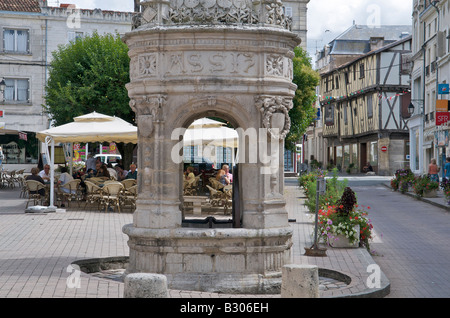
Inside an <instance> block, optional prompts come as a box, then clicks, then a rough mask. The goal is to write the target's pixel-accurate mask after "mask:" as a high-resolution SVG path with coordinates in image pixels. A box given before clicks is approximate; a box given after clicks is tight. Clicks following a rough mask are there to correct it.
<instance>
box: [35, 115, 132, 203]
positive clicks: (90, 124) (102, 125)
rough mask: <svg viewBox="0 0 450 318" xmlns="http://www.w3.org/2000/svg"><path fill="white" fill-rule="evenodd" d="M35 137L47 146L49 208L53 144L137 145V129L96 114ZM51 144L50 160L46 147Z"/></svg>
mask: <svg viewBox="0 0 450 318" xmlns="http://www.w3.org/2000/svg"><path fill="white" fill-rule="evenodd" d="M36 137H37V138H38V139H39V140H40V141H42V142H44V143H46V144H47V147H45V150H46V152H47V158H48V159H49V161H50V167H51V169H50V173H51V174H50V182H51V184H50V207H54V206H53V198H54V173H55V172H54V164H53V163H54V162H55V160H54V153H55V142H62V143H73V142H83V143H86V142H124V143H137V140H138V138H137V127H136V126H134V125H132V124H130V123H128V122H126V121H125V120H123V119H121V118H118V117H116V116H108V115H104V114H100V113H97V112H92V113H89V114H86V115H82V116H78V117H75V118H74V121H73V122H71V123H67V124H64V125H61V126H57V127H53V128H50V129H47V130H43V131H40V132H38V133H37V134H36ZM49 144H51V149H52V152H51V158H50V157H49V155H48V145H49Z"/></svg>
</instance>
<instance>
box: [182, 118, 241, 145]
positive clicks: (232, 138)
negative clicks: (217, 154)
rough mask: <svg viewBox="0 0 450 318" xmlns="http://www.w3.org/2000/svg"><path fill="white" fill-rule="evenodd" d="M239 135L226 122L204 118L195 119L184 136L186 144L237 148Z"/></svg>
mask: <svg viewBox="0 0 450 318" xmlns="http://www.w3.org/2000/svg"><path fill="white" fill-rule="evenodd" d="M238 142H239V136H238V133H237V131H236V130H234V129H232V128H228V127H226V126H225V124H224V123H221V122H219V121H216V120H212V119H208V118H202V119H198V120H196V121H194V122H193V123H192V124H191V125H190V126H189V128H188V129H187V130H186V132H185V133H184V136H183V144H184V145H185V146H200V145H203V146H205V145H208V146H222V147H231V148H237V147H238Z"/></svg>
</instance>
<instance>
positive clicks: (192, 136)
mask: <svg viewBox="0 0 450 318" xmlns="http://www.w3.org/2000/svg"><path fill="white" fill-rule="evenodd" d="M204 116H207V117H204ZM192 118H194V120H193V119H192ZM232 123H234V124H232ZM236 123H237V121H236V120H234V118H233V116H230V114H225V115H223V114H222V113H219V112H217V111H207V112H205V113H203V115H202V114H198V115H196V116H195V117H194V116H190V119H189V120H188V121H187V124H185V125H183V127H184V128H185V129H186V130H185V131H184V134H183V137H182V139H183V148H182V156H183V162H182V163H181V164H180V166H181V168H182V169H181V171H180V172H181V173H182V178H181V180H182V182H183V183H182V188H181V189H180V192H181V193H180V200H181V202H182V204H181V212H182V226H184V227H208V228H219V227H221V228H233V227H241V215H240V213H239V211H240V210H239V207H240V192H241V191H240V189H239V180H240V179H239V176H238V175H237V174H238V162H237V160H238V158H237V156H238V154H239V136H238V133H237V131H236V130H235V125H237V124H236ZM221 175H222V177H221ZM233 177H234V178H233ZM233 179H234V180H233Z"/></svg>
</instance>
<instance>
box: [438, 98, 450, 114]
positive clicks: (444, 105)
mask: <svg viewBox="0 0 450 318" xmlns="http://www.w3.org/2000/svg"><path fill="white" fill-rule="evenodd" d="M436 111H437V112H448V111H450V101H449V100H446V99H438V100H437V101H436Z"/></svg>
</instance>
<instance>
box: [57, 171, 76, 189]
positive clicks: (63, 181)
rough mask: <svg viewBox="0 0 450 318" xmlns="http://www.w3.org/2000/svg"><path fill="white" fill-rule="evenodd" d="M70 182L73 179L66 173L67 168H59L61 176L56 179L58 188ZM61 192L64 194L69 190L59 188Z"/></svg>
mask: <svg viewBox="0 0 450 318" xmlns="http://www.w3.org/2000/svg"><path fill="white" fill-rule="evenodd" d="M72 180H73V177H72V176H71V175H70V174H69V173H68V172H67V168H66V167H62V168H61V175H60V176H59V179H58V185H59V186H63V185H65V184H66V183H68V182H70V181H72ZM61 190H62V191H64V192H66V193H69V189H67V188H61ZM72 192H73V191H72Z"/></svg>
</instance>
